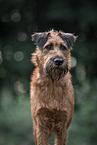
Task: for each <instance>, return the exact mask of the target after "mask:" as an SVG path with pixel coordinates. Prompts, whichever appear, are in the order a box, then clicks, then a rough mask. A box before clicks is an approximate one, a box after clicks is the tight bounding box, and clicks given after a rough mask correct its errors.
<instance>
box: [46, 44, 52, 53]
mask: <svg viewBox="0 0 97 145" xmlns="http://www.w3.org/2000/svg"><path fill="white" fill-rule="evenodd" d="M45 49H47V50H48V51H50V50H52V49H53V45H52V44H49V45H47V46H46V47H45Z"/></svg>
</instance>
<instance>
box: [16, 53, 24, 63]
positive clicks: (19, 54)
mask: <svg viewBox="0 0 97 145" xmlns="http://www.w3.org/2000/svg"><path fill="white" fill-rule="evenodd" d="M14 59H15V61H22V60H23V59H24V53H23V52H22V51H17V52H15V54H14Z"/></svg>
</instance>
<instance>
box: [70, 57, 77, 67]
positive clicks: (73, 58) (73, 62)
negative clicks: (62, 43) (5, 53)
mask: <svg viewBox="0 0 97 145" xmlns="http://www.w3.org/2000/svg"><path fill="white" fill-rule="evenodd" d="M76 65H77V60H76V58H75V57H71V68H73V67H75V66H76Z"/></svg>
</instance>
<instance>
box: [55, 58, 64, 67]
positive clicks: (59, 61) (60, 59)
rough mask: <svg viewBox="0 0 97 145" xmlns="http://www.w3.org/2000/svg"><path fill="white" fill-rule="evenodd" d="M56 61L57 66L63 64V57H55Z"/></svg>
mask: <svg viewBox="0 0 97 145" xmlns="http://www.w3.org/2000/svg"><path fill="white" fill-rule="evenodd" d="M54 63H55V65H57V66H60V65H62V64H63V59H62V58H54Z"/></svg>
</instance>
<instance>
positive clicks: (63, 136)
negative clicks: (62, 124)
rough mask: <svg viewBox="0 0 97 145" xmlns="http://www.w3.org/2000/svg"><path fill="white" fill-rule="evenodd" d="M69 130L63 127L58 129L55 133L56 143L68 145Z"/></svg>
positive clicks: (56, 144) (57, 144)
mask: <svg viewBox="0 0 97 145" xmlns="http://www.w3.org/2000/svg"><path fill="white" fill-rule="evenodd" d="M67 136H68V130H67V129H63V130H62V131H60V130H58V131H57V132H56V133H55V145H66V144H67Z"/></svg>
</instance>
